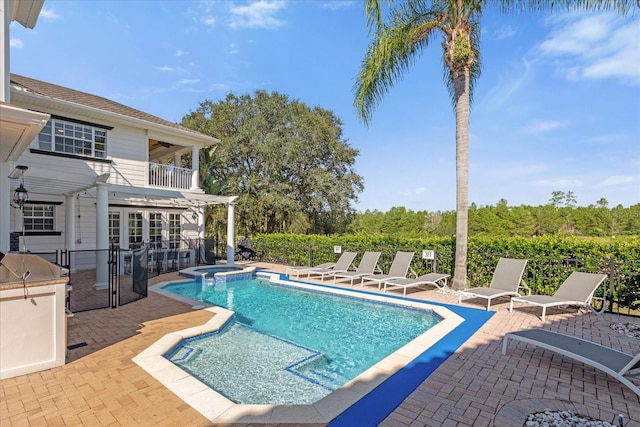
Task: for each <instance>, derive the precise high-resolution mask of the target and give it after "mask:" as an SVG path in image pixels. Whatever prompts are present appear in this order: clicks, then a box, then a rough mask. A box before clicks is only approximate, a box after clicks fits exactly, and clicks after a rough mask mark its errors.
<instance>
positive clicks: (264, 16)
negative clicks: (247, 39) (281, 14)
mask: <svg viewBox="0 0 640 427" xmlns="http://www.w3.org/2000/svg"><path fill="white" fill-rule="evenodd" d="M283 7H285V2H284V1H267V0H260V1H256V2H253V3H251V4H249V5H248V6H232V7H231V8H230V12H231V14H232V15H233V17H232V19H231V23H230V24H229V26H230V27H231V28H265V29H275V28H279V27H281V26H282V25H284V22H283V21H281V20H279V19H277V18H275V17H274V15H275V14H276V13H277V12H278V11H279V10H280V9H282V8H283Z"/></svg>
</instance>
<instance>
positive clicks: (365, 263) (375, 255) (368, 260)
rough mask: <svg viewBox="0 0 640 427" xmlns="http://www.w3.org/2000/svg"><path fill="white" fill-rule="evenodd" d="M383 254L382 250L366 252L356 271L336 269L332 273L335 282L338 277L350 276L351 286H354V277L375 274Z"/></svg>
mask: <svg viewBox="0 0 640 427" xmlns="http://www.w3.org/2000/svg"><path fill="white" fill-rule="evenodd" d="M381 254H382V252H365V253H364V254H363V255H362V259H361V260H360V264H358V268H357V269H356V271H341V272H340V271H336V272H334V273H332V274H333V283H334V284H335V283H336V280H337V279H338V278H342V279H345V278H348V279H350V280H351V286H353V281H354V279H358V278H360V277H362V276H366V275H368V274H373V272H374V271H375V269H376V267H377V266H378V260H379V259H380V255H381Z"/></svg>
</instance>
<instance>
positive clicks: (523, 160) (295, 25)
mask: <svg viewBox="0 0 640 427" xmlns="http://www.w3.org/2000/svg"><path fill="white" fill-rule="evenodd" d="M481 28H482V39H481V55H482V64H483V67H482V75H481V77H480V79H479V80H478V81H477V83H476V88H475V92H474V100H473V105H472V110H471V124H470V169H469V181H470V187H469V188H470V191H469V202H470V203H471V202H475V203H476V204H477V205H479V206H484V205H495V204H496V203H498V201H499V200H500V199H506V200H507V202H508V204H509V205H512V206H516V205H522V204H526V205H534V206H537V205H541V204H546V203H547V202H548V201H549V199H550V197H551V193H552V192H553V191H556V190H560V191H564V192H568V191H572V192H573V194H574V195H575V197H576V199H577V202H578V205H580V206H587V205H590V204H595V203H596V202H597V201H598V200H599V199H600V198H602V197H604V198H605V199H607V200H608V202H609V206H610V207H612V206H616V205H618V204H622V205H623V206H630V205H633V204H637V203H640V9H636V10H635V11H633V13H632V14H631V15H630V16H627V17H622V16H620V15H617V14H613V13H599V14H589V15H586V14H577V13H571V14H567V13H558V14H554V15H544V14H524V13H521V14H519V13H511V14H502V13H499V12H498V11H497V10H488V11H487V12H486V13H485V15H484V16H483V18H482V27H481ZM368 43H369V34H368V32H367V27H366V21H365V16H364V7H363V3H362V2H361V1H346V0H344V1H340V0H339V1H322V0H316V1H313V0H309V1H266V0H263V1H252V2H247V1H193V2H191V1H186V0H183V1H135V0H132V1H126V2H125V1H55V0H46V1H45V3H44V7H43V10H42V13H41V15H40V18H39V20H38V24H37V25H36V27H35V29H33V30H27V29H25V28H23V27H22V26H20V25H19V24H17V23H15V22H14V23H12V24H11V41H10V44H11V71H12V72H14V73H18V74H22V75H25V76H28V77H32V78H36V79H39V80H44V81H47V82H51V83H55V84H59V85H62V86H66V87H70V88H73V89H77V90H81V91H84V92H89V93H92V94H95V95H100V96H104V97H107V98H110V99H112V100H114V101H117V102H120V103H122V104H125V105H128V106H131V107H133V108H137V109H139V110H142V111H145V112H147V113H151V114H154V115H156V116H159V117H162V118H164V119H166V120H170V121H174V122H179V121H180V120H181V118H182V117H183V116H184V115H185V114H187V113H188V112H189V111H192V110H195V109H196V108H197V107H198V105H199V103H200V102H201V101H204V100H206V99H209V100H212V101H214V102H215V101H219V100H222V99H224V97H225V95H226V94H228V93H229V92H233V93H235V94H237V95H242V94H246V93H253V91H254V90H256V89H264V90H267V91H276V92H279V93H281V94H286V95H288V96H289V97H290V98H291V99H298V100H300V101H302V102H304V103H306V104H307V105H309V106H312V107H313V106H320V107H322V108H325V109H328V110H331V111H333V112H334V113H335V114H336V115H337V116H338V117H339V118H340V119H341V120H342V122H343V136H344V138H345V139H346V140H347V142H348V144H350V145H351V146H352V147H354V148H357V149H358V150H359V152H360V154H359V155H358V157H357V160H356V164H355V169H356V172H357V173H358V174H360V175H361V176H362V177H363V178H364V184H365V190H364V191H363V192H362V193H361V194H360V195H359V201H358V202H357V203H356V204H355V208H356V209H357V210H359V211H364V210H366V209H378V210H381V211H387V210H388V209H390V208H391V207H394V206H404V207H406V208H407V209H411V210H414V211H417V210H427V211H437V210H454V209H455V117H454V113H453V106H452V104H451V99H450V97H449V94H448V92H447V90H446V86H445V84H444V82H443V65H442V62H441V52H442V48H441V46H440V39H436V40H434V41H433V43H432V45H430V46H429V48H428V49H427V50H425V51H424V53H423V54H422V56H421V57H420V58H419V59H418V60H417V61H416V62H415V63H414V64H413V66H412V67H411V68H410V69H409V70H408V71H407V73H406V74H405V75H404V76H403V78H402V79H401V80H399V81H398V83H397V84H396V85H395V86H394V87H393V88H392V89H391V90H390V92H389V93H388V94H387V95H386V96H385V98H384V100H383V101H382V103H381V104H379V105H378V107H377V108H376V110H375V112H374V115H373V120H372V123H371V124H370V126H369V127H368V128H367V127H365V126H364V124H363V123H362V122H361V121H360V120H359V119H358V117H357V114H356V112H355V109H354V107H353V86H354V81H355V77H356V75H357V73H358V70H359V66H360V62H361V60H362V58H363V56H364V53H365V50H366V47H367V46H368Z"/></svg>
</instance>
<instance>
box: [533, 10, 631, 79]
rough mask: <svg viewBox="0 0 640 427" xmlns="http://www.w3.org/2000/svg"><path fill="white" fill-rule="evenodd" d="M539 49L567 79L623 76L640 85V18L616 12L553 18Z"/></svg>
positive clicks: (622, 77) (621, 77)
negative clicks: (629, 17) (547, 35)
mask: <svg viewBox="0 0 640 427" xmlns="http://www.w3.org/2000/svg"><path fill="white" fill-rule="evenodd" d="M549 22H550V23H551V24H552V25H553V29H552V30H551V32H550V34H549V37H548V38H547V39H546V40H545V41H543V42H542V43H541V44H540V45H539V46H538V50H539V52H540V53H541V54H542V56H543V57H548V58H551V59H554V60H555V61H556V62H555V65H556V66H557V67H558V69H559V71H560V72H561V73H562V74H564V75H565V77H566V78H567V79H570V80H578V79H605V78H620V79H622V80H624V81H626V82H629V83H631V84H640V67H639V66H638V64H640V21H639V20H637V19H636V20H634V19H628V18H624V17H621V16H619V15H616V14H613V13H598V14H594V15H580V16H577V17H576V16H575V15H564V16H562V17H561V18H559V19H558V18H555V19H552V20H549Z"/></svg>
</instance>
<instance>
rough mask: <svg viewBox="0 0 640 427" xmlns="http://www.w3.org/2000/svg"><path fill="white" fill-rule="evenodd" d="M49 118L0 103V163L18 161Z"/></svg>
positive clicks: (42, 114)
mask: <svg viewBox="0 0 640 427" xmlns="http://www.w3.org/2000/svg"><path fill="white" fill-rule="evenodd" d="M49 117H50V116H49V114H44V113H37V112H35V111H30V110H25V109H23V108H20V107H16V106H15V105H11V104H7V103H5V102H0V162H9V161H13V160H18V158H19V157H20V155H22V152H23V151H24V150H26V149H27V147H28V146H29V145H30V144H31V142H32V141H33V140H34V138H35V137H36V136H37V135H38V133H40V131H41V130H42V128H43V127H44V125H46V124H47V121H48V120H49Z"/></svg>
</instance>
